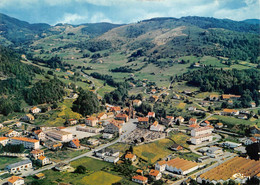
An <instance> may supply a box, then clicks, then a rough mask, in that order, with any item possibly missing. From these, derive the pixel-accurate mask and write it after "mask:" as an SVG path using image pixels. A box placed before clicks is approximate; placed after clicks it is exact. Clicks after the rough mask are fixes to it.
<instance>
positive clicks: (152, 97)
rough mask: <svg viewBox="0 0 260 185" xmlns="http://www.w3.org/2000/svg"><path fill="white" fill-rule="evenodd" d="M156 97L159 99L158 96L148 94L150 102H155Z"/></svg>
mask: <svg viewBox="0 0 260 185" xmlns="http://www.w3.org/2000/svg"><path fill="white" fill-rule="evenodd" d="M158 99H159V97H158V96H150V101H151V102H157V101H158Z"/></svg>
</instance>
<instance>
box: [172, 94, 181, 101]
mask: <svg viewBox="0 0 260 185" xmlns="http://www.w3.org/2000/svg"><path fill="white" fill-rule="evenodd" d="M172 98H173V99H177V100H179V99H181V97H180V95H178V94H175V95H173V96H172Z"/></svg>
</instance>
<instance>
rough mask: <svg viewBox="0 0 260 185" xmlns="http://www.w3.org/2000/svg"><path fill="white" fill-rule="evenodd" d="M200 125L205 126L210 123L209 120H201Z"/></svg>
mask: <svg viewBox="0 0 260 185" xmlns="http://www.w3.org/2000/svg"><path fill="white" fill-rule="evenodd" d="M200 125H201V126H203V127H206V126H209V125H210V122H209V121H208V120H206V121H204V122H202V123H201V124H200Z"/></svg>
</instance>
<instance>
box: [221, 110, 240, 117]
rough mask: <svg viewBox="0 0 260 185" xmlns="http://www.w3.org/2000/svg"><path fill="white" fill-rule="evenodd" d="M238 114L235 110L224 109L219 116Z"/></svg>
mask: <svg viewBox="0 0 260 185" xmlns="http://www.w3.org/2000/svg"><path fill="white" fill-rule="evenodd" d="M238 114H239V111H238V110H235V109H224V110H223V111H222V112H221V115H223V116H237V115H238Z"/></svg>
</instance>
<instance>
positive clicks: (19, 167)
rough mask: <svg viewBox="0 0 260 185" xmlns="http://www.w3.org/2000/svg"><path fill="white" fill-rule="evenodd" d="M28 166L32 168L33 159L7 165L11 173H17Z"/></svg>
mask: <svg viewBox="0 0 260 185" xmlns="http://www.w3.org/2000/svg"><path fill="white" fill-rule="evenodd" d="M28 168H32V161H31V160H29V159H27V160H24V161H20V162H17V163H13V164H9V165H7V166H6V170H7V171H9V173H17V172H20V171H21V170H25V169H28Z"/></svg>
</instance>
